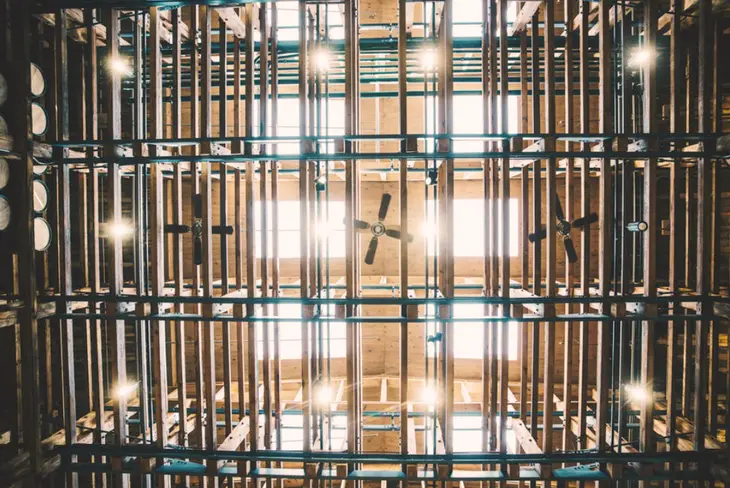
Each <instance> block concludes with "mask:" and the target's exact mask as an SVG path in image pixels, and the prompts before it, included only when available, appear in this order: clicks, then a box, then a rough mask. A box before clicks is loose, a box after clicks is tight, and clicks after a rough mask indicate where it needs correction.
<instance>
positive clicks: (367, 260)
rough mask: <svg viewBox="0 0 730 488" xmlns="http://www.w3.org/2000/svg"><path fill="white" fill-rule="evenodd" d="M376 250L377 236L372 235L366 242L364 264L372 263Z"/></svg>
mask: <svg viewBox="0 0 730 488" xmlns="http://www.w3.org/2000/svg"><path fill="white" fill-rule="evenodd" d="M377 250H378V238H377V237H373V238H372V239H370V244H368V252H367V253H366V254H365V264H373V262H375V251H377Z"/></svg>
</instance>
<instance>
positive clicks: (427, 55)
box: [421, 49, 436, 71]
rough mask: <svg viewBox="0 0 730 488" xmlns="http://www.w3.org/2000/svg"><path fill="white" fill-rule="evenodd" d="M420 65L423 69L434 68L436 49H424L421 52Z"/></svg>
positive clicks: (430, 69) (429, 69)
mask: <svg viewBox="0 0 730 488" xmlns="http://www.w3.org/2000/svg"><path fill="white" fill-rule="evenodd" d="M421 65H423V70H424V71H433V70H435V69H436V51H435V50H434V49H426V50H424V51H423V52H422V53H421Z"/></svg>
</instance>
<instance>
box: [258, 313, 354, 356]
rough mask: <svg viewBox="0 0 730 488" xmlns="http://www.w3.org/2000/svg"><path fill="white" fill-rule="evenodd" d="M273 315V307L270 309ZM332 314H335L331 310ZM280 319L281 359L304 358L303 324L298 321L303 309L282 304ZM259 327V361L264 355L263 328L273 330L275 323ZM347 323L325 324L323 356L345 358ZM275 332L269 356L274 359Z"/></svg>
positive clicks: (266, 323)
mask: <svg viewBox="0 0 730 488" xmlns="http://www.w3.org/2000/svg"><path fill="white" fill-rule="evenodd" d="M270 312H271V313H272V314H273V307H272V309H270ZM330 312H334V310H331V311H330ZM277 316H278V317H282V319H283V320H281V321H280V322H279V354H280V357H281V359H300V358H301V357H302V322H301V321H299V320H288V321H287V320H286V319H287V318H289V319H298V318H301V316H302V307H301V305H299V304H297V303H281V304H279V311H278V313H277ZM256 326H257V327H258V337H259V342H258V350H257V354H258V357H259V359H261V358H262V357H263V354H264V342H263V328H264V327H271V328H273V322H263V323H257V324H256ZM345 333H346V329H345V322H323V323H322V336H323V338H324V344H323V355H324V356H325V357H326V356H327V355H329V357H331V358H342V357H345V337H346V336H345ZM273 337H274V334H273V331H270V332H269V338H270V339H271V342H270V343H269V355H270V357H271V358H273V357H274V343H273Z"/></svg>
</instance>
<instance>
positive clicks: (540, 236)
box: [527, 227, 547, 242]
mask: <svg viewBox="0 0 730 488" xmlns="http://www.w3.org/2000/svg"><path fill="white" fill-rule="evenodd" d="M546 237H547V229H546V228H544V227H543V228H542V229H541V230H540V232H535V233H534V234H530V235H529V236H527V238H528V239H529V240H530V242H535V241H538V240H539V241H541V240H543V239H545V238H546Z"/></svg>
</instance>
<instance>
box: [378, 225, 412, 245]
mask: <svg viewBox="0 0 730 488" xmlns="http://www.w3.org/2000/svg"><path fill="white" fill-rule="evenodd" d="M385 235H386V236H388V237H392V238H393V239H402V238H403V234H402V233H401V231H400V227H399V226H396V225H394V226H393V227H389V228H387V229H385ZM406 239H407V240H408V242H413V236H412V235H411V234H406Z"/></svg>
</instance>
